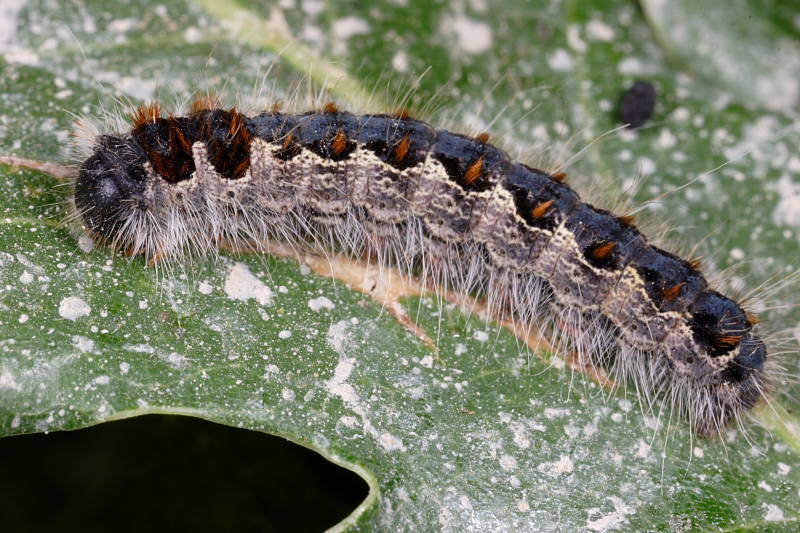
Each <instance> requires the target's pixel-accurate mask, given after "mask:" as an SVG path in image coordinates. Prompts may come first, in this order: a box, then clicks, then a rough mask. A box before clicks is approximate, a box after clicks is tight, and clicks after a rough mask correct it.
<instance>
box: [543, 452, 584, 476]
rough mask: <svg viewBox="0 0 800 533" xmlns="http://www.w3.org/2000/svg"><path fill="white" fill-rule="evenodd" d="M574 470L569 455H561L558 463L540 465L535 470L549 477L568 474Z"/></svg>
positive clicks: (551, 462)
mask: <svg viewBox="0 0 800 533" xmlns="http://www.w3.org/2000/svg"><path fill="white" fill-rule="evenodd" d="M574 468H575V465H574V464H573V463H572V458H571V457H570V456H569V455H564V454H562V455H561V456H560V457H559V459H558V461H550V462H545V463H541V464H540V465H539V466H537V467H536V469H537V470H538V471H539V472H541V473H542V474H546V475H548V476H550V477H556V476H559V475H561V474H569V473H570V472H572V470H573V469H574Z"/></svg>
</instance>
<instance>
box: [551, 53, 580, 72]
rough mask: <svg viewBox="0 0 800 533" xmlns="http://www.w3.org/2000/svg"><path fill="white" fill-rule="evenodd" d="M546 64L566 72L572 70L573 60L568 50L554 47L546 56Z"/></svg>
mask: <svg viewBox="0 0 800 533" xmlns="http://www.w3.org/2000/svg"><path fill="white" fill-rule="evenodd" d="M547 64H548V65H550V68H551V69H553V70H555V71H556V72H568V71H570V70H572V67H573V65H574V64H575V61H574V60H573V59H572V56H571V55H569V52H567V51H566V50H564V49H563V48H558V49H556V51H555V52H553V53H552V54H550V55H549V56H547Z"/></svg>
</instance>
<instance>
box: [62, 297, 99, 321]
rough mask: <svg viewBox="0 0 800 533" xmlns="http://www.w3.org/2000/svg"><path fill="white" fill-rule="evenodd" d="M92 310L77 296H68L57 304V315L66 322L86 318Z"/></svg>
mask: <svg viewBox="0 0 800 533" xmlns="http://www.w3.org/2000/svg"><path fill="white" fill-rule="evenodd" d="M91 311H92V308H91V307H89V305H88V304H87V303H86V302H85V301H84V300H83V299H82V298H79V297H78V296H68V297H67V298H64V299H63V300H61V303H60V304H58V314H59V315H61V316H62V318H66V319H67V320H78V319H79V318H81V317H84V316H88V315H89V313H90V312H91Z"/></svg>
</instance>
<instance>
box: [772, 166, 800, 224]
mask: <svg viewBox="0 0 800 533" xmlns="http://www.w3.org/2000/svg"><path fill="white" fill-rule="evenodd" d="M769 189H770V190H773V191H775V192H776V193H778V198H779V200H778V205H777V207H776V208H775V209H774V210H773V212H772V220H773V222H774V223H775V224H776V225H785V226H795V227H800V183H795V181H794V180H793V179H792V177H791V175H789V174H783V175H782V176H781V177H780V179H779V180H778V181H777V183H774V184H771V185H769Z"/></svg>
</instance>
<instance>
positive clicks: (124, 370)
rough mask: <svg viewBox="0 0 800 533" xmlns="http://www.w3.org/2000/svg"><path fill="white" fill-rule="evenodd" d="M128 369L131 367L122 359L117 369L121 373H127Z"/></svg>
mask: <svg viewBox="0 0 800 533" xmlns="http://www.w3.org/2000/svg"><path fill="white" fill-rule="evenodd" d="M130 369H131V365H130V363H126V362H124V361H123V362H121V363H120V364H119V371H120V372H122V373H123V374H127V373H128V372H129V371H130Z"/></svg>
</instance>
